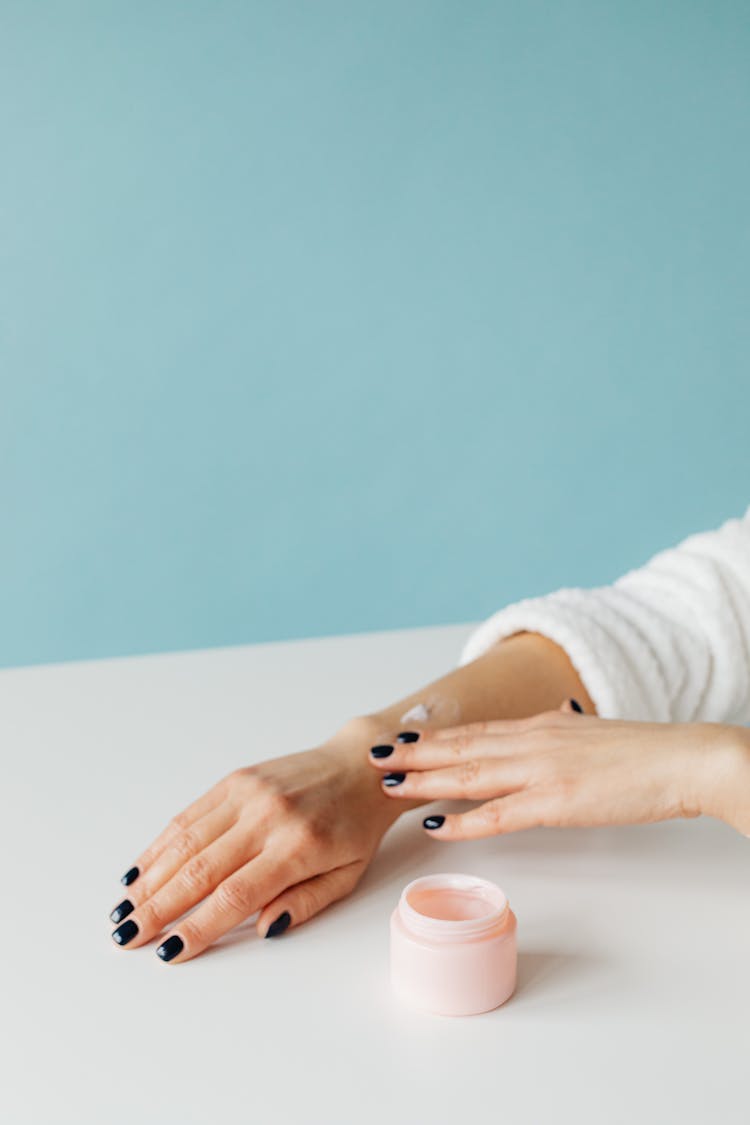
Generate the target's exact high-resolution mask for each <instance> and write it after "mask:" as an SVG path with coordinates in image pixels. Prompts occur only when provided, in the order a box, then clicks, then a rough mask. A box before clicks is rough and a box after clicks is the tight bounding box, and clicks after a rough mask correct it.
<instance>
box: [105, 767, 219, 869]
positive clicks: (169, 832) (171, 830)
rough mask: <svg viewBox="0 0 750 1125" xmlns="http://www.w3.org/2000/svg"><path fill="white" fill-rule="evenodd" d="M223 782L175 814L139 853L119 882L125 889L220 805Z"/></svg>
mask: <svg viewBox="0 0 750 1125" xmlns="http://www.w3.org/2000/svg"><path fill="white" fill-rule="evenodd" d="M225 781H226V779H224V780H222V781H220V782H219V783H218V785H214V786H213V787H212V788H211V789H209V790H208V792H207V793H203V794H202V796H200V797H198V798H197V800H195V801H193V803H192V804H191V805H188V806H187V808H186V809H183V810H182V812H180V813H177V815H176V816H175V817H173V818H172V820H170V822H169V824H168V825H167V827H166V828H165V829H164V830H163V831H162V832H160V833H159V835H158V836H157V837H156V839H155V840H154V841H153V842H152V843H151V844H149V846H148V847H147V848H146V850H145V851H144V852H141V854H140V855H139V856H138V858H137V859H136V861H135V863H134V864H133V866H132V867H131V868H130V869H129V870H128V871H126V873H125V874H124V875H123V877H122V879H121V880H120V881H121V882H122V883H124V884H125V886H126V887H129V886H130V885H131V883H134V882H135V880H136V879H137V878H138V877H139V876H140V875H142V874H143V872H144V871H146V870H147V869H148V868H149V867H150V866H151V864H152V863H153V862H154V860H155V859H156V858H157V856H160V855H161V853H162V852H163V851H164V849H165V848H166V847H167V846H168V845H169V844H170V843H171V841H172V840H174V838H175V837H176V836H179V835H180V833H181V832H184V831H185V829H186V828H189V827H190V825H191V824H194V823H195V821H196V820H198V819H199V818H200V817H202V816H205V815H206V813H209V812H211V810H212V809H215V808H216V806H217V805H218V804H220V802H221V801H222V800H223V799H224V796H225V793H226V784H225Z"/></svg>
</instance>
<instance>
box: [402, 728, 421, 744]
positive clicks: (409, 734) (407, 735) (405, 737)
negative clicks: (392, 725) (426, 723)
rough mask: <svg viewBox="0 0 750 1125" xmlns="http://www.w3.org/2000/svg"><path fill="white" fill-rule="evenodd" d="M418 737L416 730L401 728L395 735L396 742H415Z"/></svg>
mask: <svg viewBox="0 0 750 1125" xmlns="http://www.w3.org/2000/svg"><path fill="white" fill-rule="evenodd" d="M418 738H419V731H418V730H402V731H401V733H400V734H399V735H397V736H396V742H416V741H417V739H418Z"/></svg>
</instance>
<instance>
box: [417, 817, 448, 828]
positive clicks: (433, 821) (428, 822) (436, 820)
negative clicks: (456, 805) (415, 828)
mask: <svg viewBox="0 0 750 1125" xmlns="http://www.w3.org/2000/svg"><path fill="white" fill-rule="evenodd" d="M444 820H445V817H444V816H426V817H425V818H424V820H423V821H422V827H423V828H439V827H440V825H441V824H442V823H443V821H444Z"/></svg>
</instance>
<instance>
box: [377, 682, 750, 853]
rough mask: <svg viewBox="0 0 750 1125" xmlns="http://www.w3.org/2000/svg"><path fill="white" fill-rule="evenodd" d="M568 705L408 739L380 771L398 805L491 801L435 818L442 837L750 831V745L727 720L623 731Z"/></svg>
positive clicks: (431, 827) (627, 725) (431, 820)
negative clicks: (602, 829) (547, 831)
mask: <svg viewBox="0 0 750 1125" xmlns="http://www.w3.org/2000/svg"><path fill="white" fill-rule="evenodd" d="M576 707H577V705H575V706H574V705H573V704H572V701H568V702H567V703H566V704H564V705H563V707H562V708H561V709H560V710H559V711H546V712H543V713H542V714H539V715H535V716H534V717H533V718H529V719H517V720H512V721H493V722H480V723H471V724H469V725H468V726H461V727H452V728H445V729H442V730H421V731H418V730H412V731H402V732H401V733H400V734H399V735H398V736H397V738H396V740H395V741H394V742H393V743H392V744H382V745H379V746H373V747H371V749H370V754H369V756H370V763H371V765H372V766H373V767H374V768H375V769H376V770H378V771H380V773H381V784H382V787H383V791H384V793H386V794H387V795H388V796H389V797H391V798H392V799H393V800H394V801H396V802H398V801H400V800H410V801H415V800H418V801H431V800H436V799H445V798H461V799H466V798H468V799H473V800H477V801H481V802H483V803H482V804H479V805H478V806H477V807H475V808H473V809H471V810H469V811H468V812H461V813H449V814H445V815H443V814H438V815H433V816H428V817H426V818H425V820H424V821H423V825H424V828H425V829H426V830H427V832H428V833H429V834H430V835H432V836H434V837H435V838H437V839H440V840H468V839H474V838H477V837H481V836H492V835H496V834H498V833H505V832H516V831H518V830H519V829H523V828H533V827H537V826H542V825H544V826H555V827H568V826H585V825H613V824H638V823H645V822H648V821H656V820H666V819H668V818H670V817H689V816H699V815H700V814H701V813H709V814H711V815H714V816H718V817H720V818H721V819H723V820H726V821H727V822H728V823H729V824H731V825H733V827H735V828H737V829H738V830H739V831H740V832H743V833H745V834H750V737H749V735H748V731H746V730H745V729H744V728H741V727H733V726H728V725H723V724H718V723H641V722H621V721H614V720H611V719H600V718H597V717H595V716H591V715H584V714H581V713H579V711H577V710H576Z"/></svg>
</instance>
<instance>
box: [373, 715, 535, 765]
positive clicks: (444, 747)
mask: <svg viewBox="0 0 750 1125" xmlns="http://www.w3.org/2000/svg"><path fill="white" fill-rule="evenodd" d="M476 725H477V726H479V724H476ZM402 733H403V732H402ZM409 733H416V732H409ZM439 733H440V735H441V737H440V738H438V737H437V735H438V732H437V731H430V732H429V733H423V734H420V735H419V738H418V739H414V740H412V741H411V742H399V741H398V739H397V740H396V741H395V742H394V743H380V744H379V745H377V746H371V747H370V755H369V758H370V764H371V765H373V766H375V768H376V769H379V770H383V771H386V772H388V771H392V770H431V769H440V768H441V767H442V766H450V765H454V764H455V763H456V762H457V761H462V760H464V759H468V758H483V757H484V758H486V757H498V756H500V755H503V754H510V753H513V752H514V751H515V750H517V749H518V747H519V736H518V735H515V737H513V736H509V735H507V734H506V735H503V734H492V733H491V732H489V731H488V732H486V733H478V732H471V733H468V728H462V729H461V730H460V731H459V732H458V733H456V734H453V733H451V736H450V737H446V732H445V731H440V732H439Z"/></svg>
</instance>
